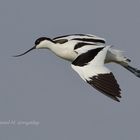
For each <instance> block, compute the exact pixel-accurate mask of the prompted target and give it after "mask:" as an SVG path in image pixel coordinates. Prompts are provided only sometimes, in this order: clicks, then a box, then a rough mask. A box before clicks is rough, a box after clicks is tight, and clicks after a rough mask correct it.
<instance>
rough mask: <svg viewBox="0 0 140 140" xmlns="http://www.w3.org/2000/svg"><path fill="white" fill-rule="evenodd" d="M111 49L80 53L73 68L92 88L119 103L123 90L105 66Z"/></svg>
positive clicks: (102, 48) (100, 48) (98, 48)
mask: <svg viewBox="0 0 140 140" xmlns="http://www.w3.org/2000/svg"><path fill="white" fill-rule="evenodd" d="M109 48H110V46H106V47H97V48H94V49H90V50H87V51H86V52H83V53H80V54H79V55H78V57H77V58H76V59H75V60H74V61H73V62H72V64H71V66H72V68H73V69H74V70H75V71H76V72H77V73H78V74H79V75H80V77H81V78H82V79H83V80H84V81H86V82H87V83H88V84H90V85H91V86H92V87H94V88H96V89H97V90H99V91H100V92H101V93H103V94H105V95H106V96H108V97H110V98H112V99H114V100H116V101H119V99H118V97H119V98H121V95H120V94H121V93H120V91H121V89H120V87H119V85H118V83H117V81H116V79H115V77H114V75H113V74H112V72H111V71H110V70H109V69H108V68H106V67H105V66H104V61H105V57H106V54H107V51H108V49H109Z"/></svg>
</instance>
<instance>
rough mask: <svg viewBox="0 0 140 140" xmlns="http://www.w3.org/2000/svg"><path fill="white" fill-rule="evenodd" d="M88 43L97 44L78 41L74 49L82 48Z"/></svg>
mask: <svg viewBox="0 0 140 140" xmlns="http://www.w3.org/2000/svg"><path fill="white" fill-rule="evenodd" d="M86 45H95V44H93V43H92V44H91V43H85V42H78V43H77V44H76V45H75V46H74V50H76V49H78V48H81V47H83V46H86Z"/></svg>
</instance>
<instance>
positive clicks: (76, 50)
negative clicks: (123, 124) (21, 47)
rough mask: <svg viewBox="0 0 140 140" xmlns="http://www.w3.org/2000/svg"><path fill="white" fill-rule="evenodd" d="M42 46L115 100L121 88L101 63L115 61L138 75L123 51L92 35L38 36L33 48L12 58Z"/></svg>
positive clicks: (118, 96)
mask: <svg viewBox="0 0 140 140" xmlns="http://www.w3.org/2000/svg"><path fill="white" fill-rule="evenodd" d="M42 48H43V49H49V50H51V51H52V52H53V53H55V54H56V55H57V56H59V57H61V58H63V59H65V60H68V61H70V62H71V66H72V68H73V69H74V70H75V71H76V72H77V73H78V74H79V76H80V77H81V78H82V79H83V80H84V81H85V82H87V83H88V84H90V85H91V86H92V87H94V88H96V89H97V90H99V91H100V92H101V93H103V94H105V95H106V96H108V97H110V98H112V99H114V100H116V101H118V102H119V99H118V98H121V89H120V87H119V85H118V83H117V81H116V79H115V77H114V75H113V73H112V72H111V71H110V70H109V69H108V68H107V67H106V66H105V65H104V64H105V63H110V62H114V63H116V64H119V65H121V66H123V67H124V68H126V69H127V70H129V71H130V72H132V73H133V74H134V75H136V76H137V77H140V70H138V69H137V68H134V67H132V66H130V65H129V62H130V59H128V58H126V57H125V56H124V55H123V54H122V51H120V50H117V49H114V48H112V47H111V46H110V45H106V42H105V39H103V38H100V37H98V36H95V35H91V34H73V35H65V36H59V37H55V38H53V39H50V38H48V37H40V38H38V39H37V40H36V41H35V45H34V47H32V48H31V49H29V50H28V51H26V52H24V53H22V54H20V55H16V56H15V57H19V56H22V55H24V54H26V53H28V52H29V51H31V50H33V49H42Z"/></svg>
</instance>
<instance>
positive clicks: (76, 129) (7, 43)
mask: <svg viewBox="0 0 140 140" xmlns="http://www.w3.org/2000/svg"><path fill="white" fill-rule="evenodd" d="M139 13H140V1H139V0H133V1H132V0H127V1H126V0H116V1H115V0H85V1H84V0H69V1H66V0H38V1H37V0H30V1H29V0H24V1H23V0H22V1H21V0H11V1H10V0H1V1H0V37H1V39H0V41H1V47H0V48H1V51H0V66H1V70H0V71H1V72H0V77H1V80H0V89H1V92H0V122H3V121H8V120H14V121H16V122H19V121H33V120H35V121H38V122H39V125H38V126H35V125H29V126H24V125H17V124H16V125H2V124H0V137H1V139H2V140H19V139H20V140H39V139H40V140H42V139H46V140H93V139H95V140H101V139H104V140H118V139H123V140H132V139H140V136H139V133H140V121H139V118H140V109H139V107H140V101H139V99H140V92H139V83H140V79H138V78H137V77H135V76H133V75H132V74H131V73H130V72H128V71H126V70H125V69H123V68H121V67H120V66H118V65H115V64H111V65H108V67H109V68H110V69H111V70H112V72H113V73H114V75H115V76H116V79H117V80H118V82H119V84H120V87H121V88H122V99H121V102H120V103H117V102H114V101H112V100H111V99H109V98H107V97H105V96H104V95H102V94H100V93H99V92H98V91H96V90H95V89H93V88H92V87H91V86H89V85H87V84H86V83H84V82H83V81H82V80H81V79H80V77H79V76H78V74H77V73H76V72H74V71H73V70H72V68H71V66H70V63H68V62H66V61H64V60H61V59H60V58H57V57H56V56H55V55H54V54H52V53H51V52H49V51H47V50H34V51H32V52H30V53H29V54H27V55H26V56H23V57H20V58H12V57H11V56H12V55H16V54H19V53H22V52H24V51H25V50H27V49H29V48H31V47H32V46H33V45H34V41H35V39H36V38H38V37H40V36H47V37H55V36H58V35H63V34H70V33H91V34H95V35H98V36H100V37H104V38H106V40H107V43H108V44H113V45H114V47H116V48H119V49H122V50H124V51H126V52H125V54H126V55H127V56H128V57H130V59H132V64H133V66H137V67H139V68H140V64H139V60H140V56H139V52H140V48H139V47H140V46H139V40H140V14H139Z"/></svg>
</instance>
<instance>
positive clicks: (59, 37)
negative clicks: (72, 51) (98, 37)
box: [53, 34, 92, 40]
mask: <svg viewBox="0 0 140 140" xmlns="http://www.w3.org/2000/svg"><path fill="white" fill-rule="evenodd" d="M69 36H87V37H92V36H91V35H87V34H86V35H85V34H69V35H63V36H58V37H55V38H53V40H56V39H61V38H65V37H69Z"/></svg>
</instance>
